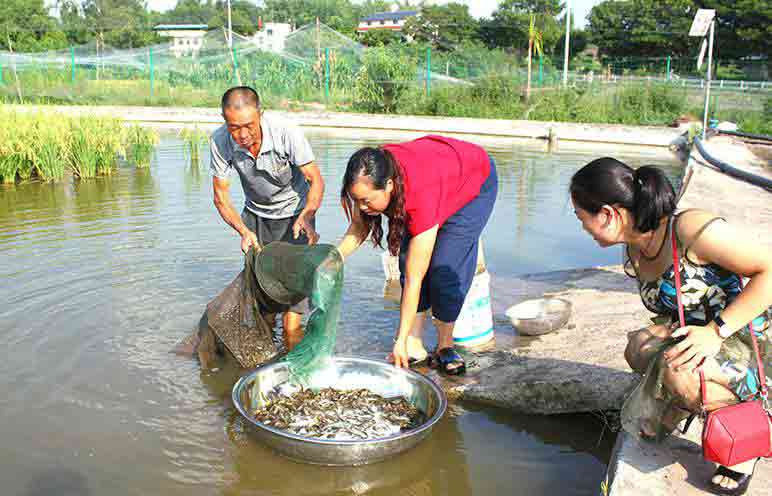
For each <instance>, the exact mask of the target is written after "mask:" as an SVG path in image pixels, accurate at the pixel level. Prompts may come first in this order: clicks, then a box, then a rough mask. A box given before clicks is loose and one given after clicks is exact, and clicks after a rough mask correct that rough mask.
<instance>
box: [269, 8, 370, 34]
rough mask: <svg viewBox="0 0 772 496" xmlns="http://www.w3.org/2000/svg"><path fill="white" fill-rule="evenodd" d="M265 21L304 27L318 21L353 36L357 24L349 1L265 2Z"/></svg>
mask: <svg viewBox="0 0 772 496" xmlns="http://www.w3.org/2000/svg"><path fill="white" fill-rule="evenodd" d="M264 10H265V16H266V17H265V19H266V20H269V21H274V22H289V23H292V24H295V26H298V27H299V26H304V25H306V24H312V23H314V22H316V18H317V17H318V18H319V21H320V22H322V23H324V24H326V25H328V26H329V27H331V28H332V29H334V30H336V31H338V32H341V33H344V34H347V35H353V34H354V32H355V31H356V27H357V25H358V23H359V21H358V18H357V16H356V13H355V9H354V6H353V4H352V3H351V2H350V1H349V0H265V7H264Z"/></svg>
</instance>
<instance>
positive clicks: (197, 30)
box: [153, 24, 208, 57]
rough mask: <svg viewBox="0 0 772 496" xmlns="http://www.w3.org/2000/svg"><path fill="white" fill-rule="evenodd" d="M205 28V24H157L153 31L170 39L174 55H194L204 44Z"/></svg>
mask: <svg viewBox="0 0 772 496" xmlns="http://www.w3.org/2000/svg"><path fill="white" fill-rule="evenodd" d="M207 28H208V26H207V25H206V24H159V25H157V26H156V27H154V28H153V31H156V32H157V33H158V35H159V36H164V37H167V38H171V39H172V46H171V51H172V53H173V54H174V56H175V57H195V56H197V55H198V52H199V51H200V50H201V47H202V46H203V44H204V36H205V35H206V30H207Z"/></svg>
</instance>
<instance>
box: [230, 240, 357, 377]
mask: <svg viewBox="0 0 772 496" xmlns="http://www.w3.org/2000/svg"><path fill="white" fill-rule="evenodd" d="M250 258H252V260H251V261H250V260H249V259H250ZM247 259H248V260H247V265H249V264H250V263H253V264H254V265H253V267H254V275H255V280H256V281H257V283H258V285H259V288H260V291H255V294H256V295H258V296H259V295H261V294H264V295H266V296H267V297H268V299H269V300H270V301H272V302H274V304H275V303H278V304H282V305H286V306H287V308H288V307H289V306H291V305H294V304H296V303H299V302H301V301H302V300H303V299H305V298H308V302H309V314H308V321H307V322H306V329H305V336H304V337H303V340H302V341H301V342H300V343H298V345H297V346H295V348H294V349H293V350H292V351H291V352H290V353H288V354H287V356H286V357H284V360H286V361H287V362H288V365H289V371H290V375H291V376H292V378H293V380H294V381H296V382H303V381H305V379H306V378H308V376H309V375H310V374H311V373H313V372H314V371H315V370H317V369H319V368H321V367H322V366H324V365H325V363H326V362H327V360H328V359H329V358H330V357H331V356H332V354H333V352H334V350H335V340H336V337H337V329H338V317H339V315H340V300H341V293H342V291H343V258H342V257H341V255H340V252H338V250H337V248H335V247H334V246H332V245H326V244H321V245H314V246H307V245H293V244H290V243H284V242H277V243H271V244H269V245H267V246H266V247H265V248H263V250H262V251H261V252H259V253H257V254H256V255H255V254H254V253H253V251H250V252H249V253H248V254H247ZM245 272H246V271H245Z"/></svg>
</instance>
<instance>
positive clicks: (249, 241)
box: [241, 229, 262, 255]
mask: <svg viewBox="0 0 772 496" xmlns="http://www.w3.org/2000/svg"><path fill="white" fill-rule="evenodd" d="M253 246H254V247H255V249H256V250H257V251H260V250H261V249H262V247H261V246H260V243H259V242H258V241H257V235H256V234H255V233H253V232H252V231H250V230H249V229H247V230H245V231H244V234H242V235H241V251H242V252H243V253H244V254H245V255H246V254H247V252H248V251H249V249H250V248H251V247H253Z"/></svg>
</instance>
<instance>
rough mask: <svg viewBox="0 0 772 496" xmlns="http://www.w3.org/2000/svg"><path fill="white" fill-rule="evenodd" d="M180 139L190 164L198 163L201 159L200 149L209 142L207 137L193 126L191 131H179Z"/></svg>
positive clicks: (186, 129) (188, 129)
mask: <svg viewBox="0 0 772 496" xmlns="http://www.w3.org/2000/svg"><path fill="white" fill-rule="evenodd" d="M180 138H182V141H183V142H184V143H185V150H186V151H187V153H188V156H189V157H190V161H191V163H193V162H198V161H199V159H200V158H201V147H202V146H203V145H205V144H206V143H207V142H208V141H209V135H207V134H206V132H204V131H203V130H201V129H199V128H198V126H194V127H193V129H190V128H184V129H183V130H182V131H180Z"/></svg>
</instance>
